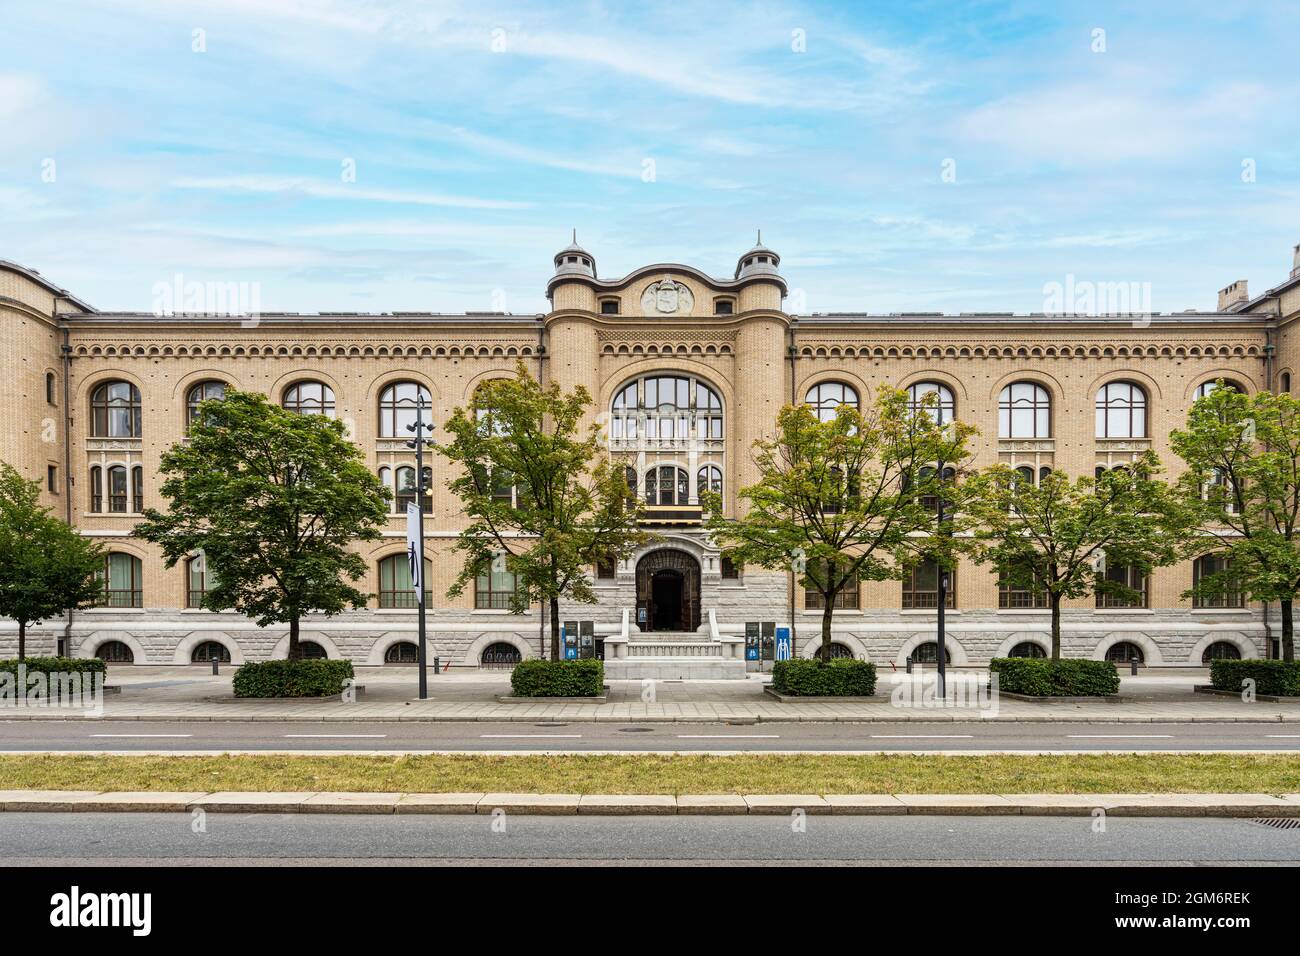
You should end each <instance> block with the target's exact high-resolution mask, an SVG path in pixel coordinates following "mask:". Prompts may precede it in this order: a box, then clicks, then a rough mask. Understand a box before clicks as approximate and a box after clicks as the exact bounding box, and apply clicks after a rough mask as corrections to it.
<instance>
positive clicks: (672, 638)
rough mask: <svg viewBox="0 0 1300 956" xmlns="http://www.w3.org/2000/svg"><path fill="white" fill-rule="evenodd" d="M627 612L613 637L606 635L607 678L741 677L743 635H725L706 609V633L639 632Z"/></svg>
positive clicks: (743, 673) (691, 678)
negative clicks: (618, 631)
mask: <svg viewBox="0 0 1300 956" xmlns="http://www.w3.org/2000/svg"><path fill="white" fill-rule="evenodd" d="M629 621H630V614H629V612H628V611H626V610H625V611H624V612H623V625H622V628H621V631H620V633H619V634H618V635H616V636H611V637H607V638H605V676H606V677H607V678H609V679H610V680H744V679H745V650H744V638H743V637H741V638H738V639H737V638H734V637H732V636H729V635H727V636H724V635H723V634H721V633H720V632H719V631H718V625H717V620H716V619H715V617H714V614H713V612H712V611H709V620H708V628H707V632H706V633H703V634H700V633H695V632H687V631H639V630H635V629H633V628H631V627H629Z"/></svg>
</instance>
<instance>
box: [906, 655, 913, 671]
mask: <svg viewBox="0 0 1300 956" xmlns="http://www.w3.org/2000/svg"><path fill="white" fill-rule="evenodd" d="M907 672H908V673H909V674H910V673H912V655H911V654H908V655H907Z"/></svg>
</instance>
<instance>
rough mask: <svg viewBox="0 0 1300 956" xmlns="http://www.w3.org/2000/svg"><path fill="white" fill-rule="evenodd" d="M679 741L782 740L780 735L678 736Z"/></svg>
mask: <svg viewBox="0 0 1300 956" xmlns="http://www.w3.org/2000/svg"><path fill="white" fill-rule="evenodd" d="M677 739H678V740H780V739H781V735H780V734H678V735H677Z"/></svg>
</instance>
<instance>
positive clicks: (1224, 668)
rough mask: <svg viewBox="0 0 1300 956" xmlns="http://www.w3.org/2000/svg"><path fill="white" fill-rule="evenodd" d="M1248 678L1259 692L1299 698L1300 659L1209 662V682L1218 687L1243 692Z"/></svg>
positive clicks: (1274, 695)
mask: <svg viewBox="0 0 1300 956" xmlns="http://www.w3.org/2000/svg"><path fill="white" fill-rule="evenodd" d="M1247 679H1250V680H1253V681H1254V682H1255V693H1257V694H1267V695H1269V696H1270V697H1300V661H1270V660H1262V661H1226V660H1225V661H1210V683H1211V684H1212V685H1213V686H1214V687H1215V688H1216V689H1217V690H1231V691H1236V692H1238V693H1240V692H1241V689H1242V687H1241V682H1242V681H1243V680H1247Z"/></svg>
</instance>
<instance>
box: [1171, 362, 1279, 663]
mask: <svg viewBox="0 0 1300 956" xmlns="http://www.w3.org/2000/svg"><path fill="white" fill-rule="evenodd" d="M1172 443H1173V448H1174V451H1175V452H1176V453H1177V454H1178V456H1179V457H1180V458H1182V459H1183V461H1184V462H1185V463H1186V464H1187V471H1186V472H1185V473H1184V474H1183V475H1182V477H1181V478H1180V481H1179V485H1180V490H1181V492H1182V500H1183V502H1184V503H1185V504H1186V506H1187V507H1188V508H1189V509H1191V511H1192V512H1193V514H1194V515H1195V520H1194V521H1193V522H1192V524H1191V528H1192V530H1191V532H1190V533H1189V534H1188V535H1187V537H1186V540H1185V541H1184V549H1185V553H1186V554H1188V555H1189V556H1192V557H1195V556H1199V555H1201V554H1206V553H1208V552H1211V551H1216V552H1222V553H1223V554H1224V556H1225V557H1226V558H1227V559H1228V569H1227V571H1225V572H1220V573H1218V574H1213V575H1210V576H1208V577H1207V578H1206V579H1204V580H1202V581H1201V582H1199V584H1198V585H1197V587H1195V588H1193V589H1192V591H1190V592H1189V594H1196V595H1204V596H1210V595H1215V594H1223V593H1225V592H1228V591H1233V590H1240V592H1241V593H1244V594H1246V595H1247V596H1249V597H1250V598H1251V599H1253V600H1257V601H1277V602H1278V603H1279V605H1280V606H1281V611H1282V657H1283V659H1285V660H1288V661H1291V660H1295V625H1294V619H1293V614H1294V604H1295V600H1296V592H1297V590H1300V547H1298V545H1300V540H1298V539H1300V534H1297V530H1298V529H1297V524H1298V523H1300V402H1297V401H1296V400H1295V399H1293V398H1292V397H1291V396H1290V395H1273V394H1271V393H1269V392H1259V393H1258V394H1256V395H1253V396H1251V395H1243V394H1241V393H1240V392H1238V391H1236V390H1235V389H1233V388H1230V387H1224V385H1223V383H1222V382H1220V383H1219V387H1217V388H1215V389H1213V390H1212V391H1211V392H1210V393H1209V394H1208V395H1207V396H1205V397H1204V398H1201V399H1198V400H1197V401H1196V402H1195V403H1194V404H1193V405H1192V408H1191V411H1190V412H1189V413H1188V418H1187V427H1186V428H1185V429H1179V430H1177V431H1175V432H1174V433H1173V435H1172Z"/></svg>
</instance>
